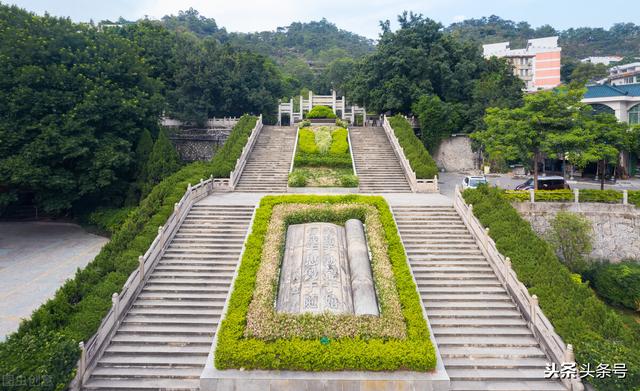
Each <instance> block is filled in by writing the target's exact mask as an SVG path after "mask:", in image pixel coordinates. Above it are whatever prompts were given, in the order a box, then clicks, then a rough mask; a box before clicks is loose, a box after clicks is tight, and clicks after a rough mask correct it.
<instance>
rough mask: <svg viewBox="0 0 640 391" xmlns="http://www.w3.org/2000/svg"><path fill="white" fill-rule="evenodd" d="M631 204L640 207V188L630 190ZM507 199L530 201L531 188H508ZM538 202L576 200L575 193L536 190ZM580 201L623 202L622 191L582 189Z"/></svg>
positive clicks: (579, 196) (569, 191)
mask: <svg viewBox="0 0 640 391" xmlns="http://www.w3.org/2000/svg"><path fill="white" fill-rule="evenodd" d="M628 195H629V198H628V200H629V204H630V205H635V206H637V207H640V190H629V191H628ZM504 196H505V198H506V199H508V200H510V201H515V202H528V201H529V199H530V195H529V190H506V191H505V193H504ZM535 197H536V202H574V201H575V195H574V193H573V191H571V190H536V191H535ZM578 202H581V203H585V202H595V203H605V204H621V203H622V191H620V190H613V189H606V190H599V189H580V192H579V195H578Z"/></svg>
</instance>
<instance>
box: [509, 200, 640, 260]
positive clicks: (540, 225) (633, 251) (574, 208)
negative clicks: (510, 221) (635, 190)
mask: <svg viewBox="0 0 640 391" xmlns="http://www.w3.org/2000/svg"><path fill="white" fill-rule="evenodd" d="M513 206H514V207H515V208H516V210H517V211H518V213H520V215H521V216H522V217H523V218H525V219H526V220H528V221H529V222H530V223H531V226H532V228H533V229H534V231H536V232H537V233H538V234H542V235H544V233H545V232H546V231H547V230H548V229H549V227H550V221H551V220H552V219H553V218H554V217H555V215H556V213H558V211H561V210H564V211H568V212H574V213H580V214H581V215H583V216H585V217H586V218H587V219H589V220H590V221H591V223H592V225H593V238H594V241H593V251H592V252H591V257H592V258H594V259H606V260H609V261H611V262H620V261H621V260H623V259H635V260H640V250H639V249H640V209H638V208H636V207H635V206H633V205H622V204H600V203H580V204H576V203H563V202H562V203H561V202H536V203H533V204H532V203H529V202H515V203H514V204H513Z"/></svg>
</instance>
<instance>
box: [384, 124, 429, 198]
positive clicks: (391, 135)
mask: <svg viewBox="0 0 640 391" xmlns="http://www.w3.org/2000/svg"><path fill="white" fill-rule="evenodd" d="M382 128H383V129H384V132H385V134H386V135H387V138H388V139H389V142H390V143H391V147H392V148H393V152H394V153H395V155H396V157H397V158H398V161H399V162H400V166H401V167H402V171H404V175H405V177H406V178H407V181H409V186H410V187H411V191H413V192H414V193H437V192H439V191H440V188H439V186H438V176H437V175H436V176H434V177H433V179H418V178H417V177H416V173H415V171H413V169H412V168H411V164H410V163H409V159H407V157H406V156H405V154H404V149H402V145H400V143H399V142H398V138H397V137H396V134H395V132H394V131H393V128H392V127H391V124H390V123H389V119H388V118H387V116H386V115H385V116H384V118H383V120H382Z"/></svg>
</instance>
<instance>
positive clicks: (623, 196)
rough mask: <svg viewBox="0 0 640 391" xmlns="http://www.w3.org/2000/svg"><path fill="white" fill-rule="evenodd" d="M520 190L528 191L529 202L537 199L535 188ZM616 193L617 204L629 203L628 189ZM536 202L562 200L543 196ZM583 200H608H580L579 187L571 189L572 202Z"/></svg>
mask: <svg viewBox="0 0 640 391" xmlns="http://www.w3.org/2000/svg"><path fill="white" fill-rule="evenodd" d="M522 191H528V192H529V202H531V203H535V202H536V201H537V200H536V191H535V190H533V189H530V190H522ZM515 192H517V191H515ZM620 193H621V194H620ZM618 194H620V202H618V203H617V204H622V205H629V191H628V190H622V191H621V192H619V193H618ZM538 202H562V201H558V200H548V199H544V198H543V199H541V200H539V201H538ZM564 202H569V201H568V200H566V201H564ZM583 202H596V203H598V202H602V203H608V202H605V201H581V200H580V189H573V203H575V204H578V203H583ZM612 203H613V202H612Z"/></svg>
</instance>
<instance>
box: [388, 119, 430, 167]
mask: <svg viewBox="0 0 640 391" xmlns="http://www.w3.org/2000/svg"><path fill="white" fill-rule="evenodd" d="M389 124H390V125H391V127H392V128H393V133H395V135H396V137H397V138H398V143H400V146H401V147H402V150H403V151H404V155H405V157H406V158H407V159H408V160H409V164H410V165H411V169H412V170H413V171H414V172H415V173H416V177H417V178H418V179H433V177H434V176H436V175H437V174H438V167H437V166H436V162H435V161H434V160H433V158H432V157H431V155H429V152H427V150H426V148H425V147H424V144H422V142H420V139H419V138H418V137H417V136H416V135H415V133H413V128H411V124H409V121H407V120H406V119H405V118H404V117H403V116H401V115H396V116H394V117H391V118H389Z"/></svg>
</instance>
